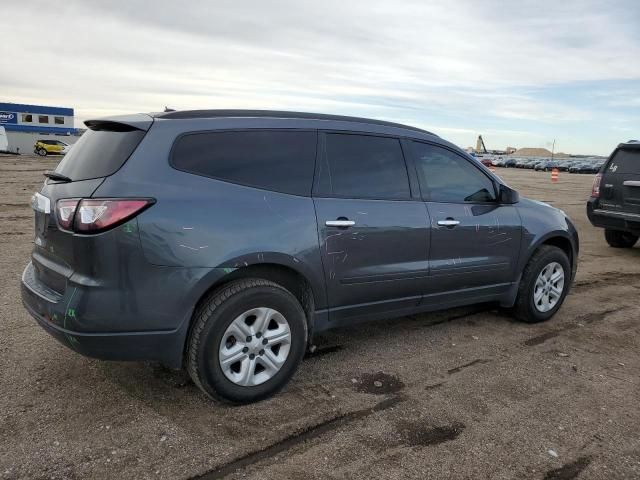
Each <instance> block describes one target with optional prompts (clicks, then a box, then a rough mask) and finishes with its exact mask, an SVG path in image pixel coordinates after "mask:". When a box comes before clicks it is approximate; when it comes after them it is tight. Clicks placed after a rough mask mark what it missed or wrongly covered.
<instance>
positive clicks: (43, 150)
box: [38, 148, 47, 157]
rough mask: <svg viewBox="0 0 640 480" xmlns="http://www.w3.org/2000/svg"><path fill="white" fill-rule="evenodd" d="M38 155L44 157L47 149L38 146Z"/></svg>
mask: <svg viewBox="0 0 640 480" xmlns="http://www.w3.org/2000/svg"><path fill="white" fill-rule="evenodd" d="M38 155H40V156H41V157H46V156H47V151H46V150H45V149H44V148H40V149H39V150H38Z"/></svg>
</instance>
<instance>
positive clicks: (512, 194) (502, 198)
mask: <svg viewBox="0 0 640 480" xmlns="http://www.w3.org/2000/svg"><path fill="white" fill-rule="evenodd" d="M498 188H499V192H500V193H499V195H498V201H499V202H500V203H504V204H508V205H512V204H514V203H518V202H519V201H520V195H519V194H518V192H516V191H515V190H514V189H513V188H510V187H507V186H506V185H503V184H502V183H501V184H499V185H498Z"/></svg>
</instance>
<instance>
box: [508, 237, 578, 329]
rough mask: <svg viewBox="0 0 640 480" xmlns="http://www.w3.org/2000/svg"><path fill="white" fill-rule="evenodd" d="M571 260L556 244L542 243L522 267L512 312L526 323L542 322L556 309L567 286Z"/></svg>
mask: <svg viewBox="0 0 640 480" xmlns="http://www.w3.org/2000/svg"><path fill="white" fill-rule="evenodd" d="M570 281H571V264H570V263H569V259H568V258H567V254H566V253H564V251H562V250H561V249H559V248H558V247H553V246H551V245H543V246H542V247H540V248H539V249H538V251H536V253H534V254H533V256H532V257H531V259H530V260H529V263H528V264H527V266H526V267H525V269H524V272H523V274H522V279H521V280H520V286H519V288H518V296H517V298H516V303H515V305H514V315H515V317H516V318H517V319H518V320H521V321H523V322H527V323H537V322H543V321H545V320H548V319H550V318H551V317H553V315H555V313H556V312H557V311H558V309H559V308H560V306H561V305H562V303H563V302H564V299H565V297H566V295H567V291H568V289H569V283H570Z"/></svg>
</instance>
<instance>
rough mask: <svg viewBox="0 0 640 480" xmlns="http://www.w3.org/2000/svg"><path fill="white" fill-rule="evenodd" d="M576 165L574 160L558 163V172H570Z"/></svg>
mask: <svg viewBox="0 0 640 480" xmlns="http://www.w3.org/2000/svg"><path fill="white" fill-rule="evenodd" d="M574 163H575V161H573V160H565V161H563V162H558V170H560V171H561V172H568V171H569V168H571V166H572V165H573V164H574Z"/></svg>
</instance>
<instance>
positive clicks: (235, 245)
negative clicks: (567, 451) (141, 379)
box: [22, 110, 578, 403]
mask: <svg viewBox="0 0 640 480" xmlns="http://www.w3.org/2000/svg"><path fill="white" fill-rule="evenodd" d="M86 125H87V127H88V129H89V130H88V131H87V132H86V133H85V134H84V135H83V136H82V138H81V139H80V140H79V141H78V142H77V143H76V144H75V146H74V148H73V149H72V150H71V152H70V153H69V154H68V155H67V156H66V157H65V158H64V159H63V160H62V161H61V162H60V164H59V165H58V167H57V168H56V170H55V171H53V172H46V173H45V175H46V177H47V179H46V180H45V183H44V185H43V187H42V189H41V191H40V192H39V193H36V194H34V196H33V200H32V204H33V209H34V210H35V247H34V250H33V253H32V255H31V261H30V262H29V264H28V265H27V267H26V269H25V271H24V274H23V277H22V297H23V303H24V305H25V307H26V308H27V310H28V311H29V312H30V313H31V315H33V317H34V318H35V319H36V320H37V321H38V323H39V324H40V325H41V326H42V327H43V328H44V329H45V330H47V331H48V332H49V333H50V334H52V335H53V336H54V337H56V338H57V339H58V340H59V341H61V342H62V343H64V344H65V345H67V346H68V347H69V348H72V349H73V350H75V351H77V352H79V353H81V354H84V355H88V356H91V357H96V358H101V359H111V360H153V361H159V362H161V363H163V364H165V365H167V366H169V367H172V368H182V367H186V369H187V370H188V372H189V374H190V375H191V377H192V378H193V380H194V382H195V383H196V384H197V385H198V386H199V387H200V388H201V389H202V390H203V391H204V392H205V393H206V394H207V395H209V396H210V397H212V398H217V399H223V400H226V401H230V402H234V403H246V402H252V401H256V400H259V399H263V398H265V397H267V396H269V395H272V394H273V393H274V392H276V391H278V390H279V389H280V388H282V387H283V386H284V385H285V384H286V383H287V381H288V380H289V379H290V378H291V376H292V375H293V374H294V372H295V370H296V368H297V367H298V365H299V364H300V361H301V360H302V358H303V356H304V354H305V351H306V350H307V348H308V346H309V345H311V343H312V338H313V335H314V334H316V333H318V332H321V331H323V330H327V329H329V328H334V327H338V326H344V325H351V324H354V323H357V322H361V321H365V320H373V319H379V318H389V317H398V316H402V315H408V314H412V313H416V312H425V311H432V310H438V309H445V308H450V307H456V306H461V305H469V304H474V303H479V302H496V303H498V304H499V305H501V306H502V307H505V308H510V309H511V310H512V311H513V314H514V315H515V317H517V318H518V319H520V320H522V321H525V322H539V321H543V320H547V319H549V318H550V317H552V316H553V315H554V314H555V313H556V311H557V310H558V309H559V308H560V305H561V304H562V302H563V300H564V298H565V296H566V295H567V292H568V290H569V287H570V285H571V282H572V280H573V278H574V276H575V272H576V262H577V257H578V235H577V233H576V229H575V228H574V226H573V224H572V223H571V221H570V220H569V219H568V218H567V216H566V215H565V214H564V212H562V211H561V210H557V209H555V208H552V207H550V206H549V205H546V204H544V203H540V202H535V201H531V200H526V199H523V198H519V196H518V193H517V192H515V191H514V190H512V189H511V188H509V187H508V186H507V185H505V184H504V183H503V182H502V181H501V180H500V178H498V177H496V176H495V175H493V174H492V173H491V172H490V171H489V170H488V169H486V168H485V167H484V166H482V165H481V164H480V163H479V162H478V161H476V160H475V159H474V158H472V157H470V156H469V155H467V154H466V153H465V152H463V151H462V150H460V149H459V148H457V147H455V146H454V145H452V144H451V143H449V142H446V141H445V140H442V139H441V138H439V137H438V136H436V135H434V134H432V133H430V132H427V131H424V130H420V129H417V128H413V127H408V126H405V125H399V124H394V123H389V122H382V121H376V120H368V119H364V118H354V117H342V116H333V115H319V114H309V113H295V112H276V111H220V110H213V111H209V110H208V111H180V112H167V113H160V114H152V115H143V114H139V115H130V116H120V117H112V118H106V119H100V120H92V121H87V122H86Z"/></svg>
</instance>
